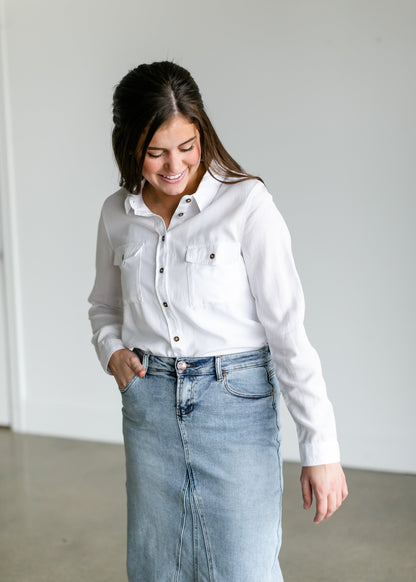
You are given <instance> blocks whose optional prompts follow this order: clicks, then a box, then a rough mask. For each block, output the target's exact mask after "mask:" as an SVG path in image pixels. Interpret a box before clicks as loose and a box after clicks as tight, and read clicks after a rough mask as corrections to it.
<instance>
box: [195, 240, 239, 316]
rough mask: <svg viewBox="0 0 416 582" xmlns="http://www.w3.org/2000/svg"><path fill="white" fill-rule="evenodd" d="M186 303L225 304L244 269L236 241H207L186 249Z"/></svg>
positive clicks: (198, 304) (197, 304) (199, 304)
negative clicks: (187, 300) (187, 295)
mask: <svg viewBox="0 0 416 582" xmlns="http://www.w3.org/2000/svg"><path fill="white" fill-rule="evenodd" d="M185 260H186V270H187V279H188V293H189V303H190V305H191V306H192V307H197V306H201V305H210V304H214V303H224V302H226V301H227V299H228V300H229V298H230V293H232V286H233V282H234V281H235V280H236V278H237V276H238V274H239V272H240V270H241V268H243V262H242V257H241V254H240V245H239V244H238V243H214V244H209V243H206V244H204V245H192V246H189V247H188V248H187V249H186V257H185Z"/></svg>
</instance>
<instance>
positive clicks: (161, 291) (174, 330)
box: [155, 233, 182, 349]
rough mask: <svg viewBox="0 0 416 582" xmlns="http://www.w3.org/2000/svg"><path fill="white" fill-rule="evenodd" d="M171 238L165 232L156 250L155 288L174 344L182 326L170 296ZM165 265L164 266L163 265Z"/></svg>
mask: <svg viewBox="0 0 416 582" xmlns="http://www.w3.org/2000/svg"><path fill="white" fill-rule="evenodd" d="M169 241H170V238H169V237H168V236H167V234H166V233H165V234H163V235H162V236H160V238H159V242H158V245H157V251H156V273H155V279H156V280H155V289H156V295H157V298H158V301H159V302H160V303H159V305H160V306H161V310H162V317H163V318H164V319H165V322H166V325H167V327H168V330H169V336H170V338H171V340H170V341H171V344H172V346H174V345H175V349H177V348H176V345H177V344H178V342H180V334H181V329H182V328H181V326H180V323H179V322H178V321H177V319H176V317H175V313H174V311H175V310H174V309H172V307H171V302H170V296H169V285H168V280H169V275H168V273H169V250H170V246H171V245H170V244H169ZM162 265H163V266H162Z"/></svg>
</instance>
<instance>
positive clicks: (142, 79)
mask: <svg viewBox="0 0 416 582" xmlns="http://www.w3.org/2000/svg"><path fill="white" fill-rule="evenodd" d="M177 114H181V115H183V116H184V117H185V118H186V119H187V120H188V121H190V122H191V123H193V124H194V125H195V127H196V128H197V130H198V132H199V134H200V140H201V163H202V164H203V166H204V168H205V170H206V171H208V172H210V173H211V174H212V172H214V173H215V175H214V174H212V175H214V177H216V178H217V179H220V181H224V182H227V181H230V180H231V181H233V182H234V181H235V182H240V181H243V180H249V179H251V178H253V177H254V176H252V175H250V174H247V173H246V172H244V170H243V169H242V168H241V166H240V165H239V164H238V163H237V162H236V161H235V160H234V158H232V157H231V155H230V154H229V153H228V152H227V150H226V149H225V147H224V146H223V145H222V143H221V141H220V139H219V137H218V135H217V133H216V131H215V129H214V127H213V125H212V123H211V121H210V120H209V118H208V115H207V114H206V112H205V108H204V103H203V101H202V97H201V94H200V91H199V88H198V85H197V84H196V83H195V81H194V79H193V78H192V76H191V74H190V73H189V72H188V71H187V70H186V69H184V68H183V67H180V66H179V65H177V64H175V63H173V62H170V61H161V62H155V63H152V64H143V65H139V66H138V67H136V68H135V69H132V70H131V71H129V72H128V73H127V75H125V77H123V78H122V80H121V81H120V83H119V84H118V85H117V86H116V88H115V91H114V95H113V123H114V127H113V135H112V141H113V151H114V155H115V158H116V161H117V164H118V167H119V170H120V186H123V187H124V188H126V189H127V190H128V191H129V192H135V191H137V190H139V189H140V185H141V181H142V169H143V162H144V157H145V155H146V151H147V148H148V146H149V144H150V142H151V140H152V138H153V136H154V134H155V132H156V131H157V130H158V129H159V127H161V125H163V124H164V123H165V122H167V121H168V120H170V119H171V118H172V117H173V116H174V115H177ZM218 176H220V178H218Z"/></svg>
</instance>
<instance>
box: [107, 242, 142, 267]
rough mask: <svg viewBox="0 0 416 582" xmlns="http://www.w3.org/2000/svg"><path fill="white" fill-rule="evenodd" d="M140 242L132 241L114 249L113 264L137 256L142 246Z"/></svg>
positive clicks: (119, 263)
mask: <svg viewBox="0 0 416 582" xmlns="http://www.w3.org/2000/svg"><path fill="white" fill-rule="evenodd" d="M143 244H144V243H142V242H140V243H139V242H134V243H129V244H126V245H121V246H119V247H117V248H116V249H114V265H117V266H120V265H122V264H123V263H125V262H126V261H128V260H129V259H132V258H134V257H138V256H139V254H140V251H141V250H142V247H143Z"/></svg>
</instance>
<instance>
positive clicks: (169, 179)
mask: <svg viewBox="0 0 416 582" xmlns="http://www.w3.org/2000/svg"><path fill="white" fill-rule="evenodd" d="M185 172H186V168H185V170H183V172H180V173H179V174H174V175H172V176H165V175H164V174H159V176H160V177H161V178H162V180H165V181H166V182H179V181H180V180H182V178H183V176H184V174H185Z"/></svg>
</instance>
